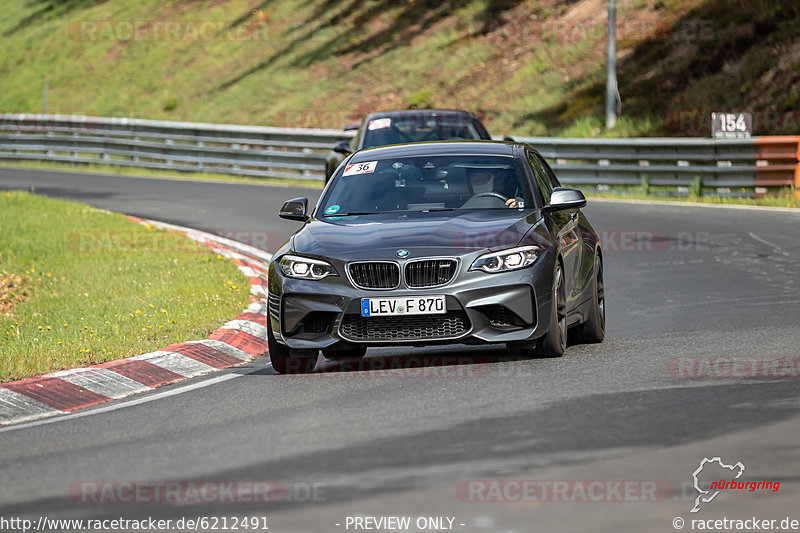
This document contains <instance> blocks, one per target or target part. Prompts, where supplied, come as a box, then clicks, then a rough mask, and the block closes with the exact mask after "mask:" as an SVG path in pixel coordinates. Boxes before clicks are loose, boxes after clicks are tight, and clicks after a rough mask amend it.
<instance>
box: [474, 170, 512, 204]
mask: <svg viewBox="0 0 800 533" xmlns="http://www.w3.org/2000/svg"><path fill="white" fill-rule="evenodd" d="M494 182H495V179H494V175H493V174H492V173H491V172H489V171H488V170H479V171H477V172H473V173H472V175H471V176H470V185H472V193H473V194H474V195H475V196H478V195H480V194H487V193H488V194H495V195H498V196H503V197H504V198H505V197H506V195H504V194H503V193H502V192H499V191H495V183H494ZM505 202H506V206H508V207H511V208H516V207H519V199H517V198H508V199H507V200H506V201H505Z"/></svg>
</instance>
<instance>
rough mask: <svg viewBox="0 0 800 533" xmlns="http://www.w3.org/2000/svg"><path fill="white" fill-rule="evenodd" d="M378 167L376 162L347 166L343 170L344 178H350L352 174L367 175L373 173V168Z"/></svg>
mask: <svg viewBox="0 0 800 533" xmlns="http://www.w3.org/2000/svg"><path fill="white" fill-rule="evenodd" d="M377 165H378V162H377V161H367V162H366V163H355V164H352V165H347V166H346V167H345V168H344V175H345V176H352V175H354V174H369V173H371V172H375V167H376V166H377Z"/></svg>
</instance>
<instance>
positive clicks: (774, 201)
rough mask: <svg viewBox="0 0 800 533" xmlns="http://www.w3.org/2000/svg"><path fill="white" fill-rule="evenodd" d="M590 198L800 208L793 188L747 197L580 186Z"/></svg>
mask: <svg viewBox="0 0 800 533" xmlns="http://www.w3.org/2000/svg"><path fill="white" fill-rule="evenodd" d="M578 188H580V189H581V190H582V191H583V192H584V194H585V195H586V196H587V197H589V198H592V197H594V198H612V199H625V200H643V201H650V200H657V201H665V202H692V203H698V204H714V205H752V206H760V207H789V208H800V201H798V200H797V198H796V197H795V196H794V194H793V191H792V189H791V188H785V189H783V190H781V191H780V192H778V193H777V194H774V195H769V196H758V197H746V196H721V195H716V194H713V193H703V195H702V196H697V195H693V194H687V195H676V194H675V192H674V189H668V188H664V189H663V190H659V189H656V188H653V187H651V192H649V193H648V192H645V191H643V190H642V189H641V188H640V187H615V188H611V189H610V190H603V191H598V190H597V189H596V188H595V187H593V186H587V187H578Z"/></svg>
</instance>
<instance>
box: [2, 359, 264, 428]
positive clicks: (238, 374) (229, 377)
mask: <svg viewBox="0 0 800 533" xmlns="http://www.w3.org/2000/svg"><path fill="white" fill-rule="evenodd" d="M267 367H272V364H271V363H267V364H266V365H264V366H259V367H257V368H254V369H252V370H249V371H247V372H233V373H230V374H225V375H224V376H219V377H216V378H210V379H206V380H204V381H200V382H197V383H192V384H189V385H185V386H182V387H180V388H177V389H173V390H168V391H164V392H157V393H155V394H153V395H150V396H145V397H143V398H138V399H136V400H131V401H128V402H119V403H114V404H112V405H107V406H105V407H99V408H97V409H91V410H86V411H78V412H75V413H69V414H66V415H64V416H58V417H54V418H47V419H45V420H37V421H35V422H27V423H22V424H14V425H11V426H8V427H3V428H0V433H5V432H6V431H15V430H18V429H27V428H32V427H37V426H44V425H46V424H55V423H58V422H66V421H70V420H74V419H76V418H83V417H86V416H93V415H97V414H101V413H110V412H112V411H117V410H119V409H125V408H126V407H133V406H136V405H142V404H144V403H149V402H154V401H156V400H161V399H163V398H169V397H170V396H178V395H179V394H183V393H185V392H191V391H193V390H197V389H202V388H205V387H210V386H211V385H216V384H217V383H223V382H225V381H230V380H232V379H236V378H240V377H243V376H249V375H250V374H255V373H257V372H261V371H263V370H264V369H265V368H267ZM0 390H2V389H0ZM8 392H11V391H8ZM51 412H52V411H51Z"/></svg>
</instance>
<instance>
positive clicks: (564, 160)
mask: <svg viewBox="0 0 800 533" xmlns="http://www.w3.org/2000/svg"><path fill="white" fill-rule="evenodd" d="M515 139H516V140H518V141H522V142H527V143H530V144H531V145H533V146H534V147H535V148H536V149H537V150H539V152H540V153H541V154H542V155H543V156H544V157H545V158H547V159H548V160H549V161H550V163H551V165H552V167H553V170H554V171H555V172H556V174H557V175H558V178H559V180H560V181H562V182H563V183H566V184H582V185H600V184H608V185H639V184H641V183H642V181H643V180H646V181H647V182H648V183H649V184H650V185H660V186H674V187H688V186H691V185H693V184H694V183H695V182H696V181H697V180H698V179H699V180H701V184H702V186H703V187H716V188H718V189H728V188H745V189H758V191H756V192H766V191H761V189H768V188H771V187H791V186H792V185H793V184H795V180H796V179H797V178H798V176H800V173H798V158H799V157H800V137H791V136H786V137H755V138H751V139H719V140H718V139H695V138H692V139H686V138H638V139H564V138H551V137H517V138H515ZM797 184H798V185H800V183H797ZM751 192H752V191H751Z"/></svg>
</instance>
